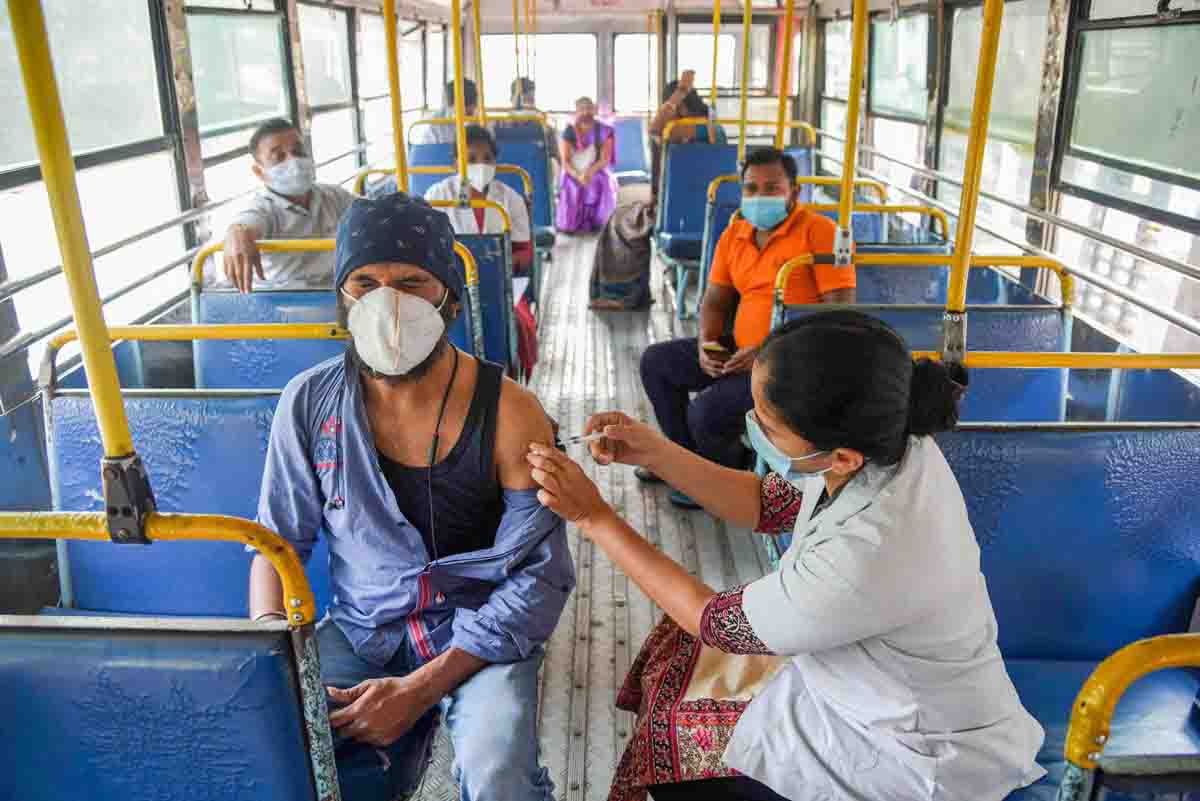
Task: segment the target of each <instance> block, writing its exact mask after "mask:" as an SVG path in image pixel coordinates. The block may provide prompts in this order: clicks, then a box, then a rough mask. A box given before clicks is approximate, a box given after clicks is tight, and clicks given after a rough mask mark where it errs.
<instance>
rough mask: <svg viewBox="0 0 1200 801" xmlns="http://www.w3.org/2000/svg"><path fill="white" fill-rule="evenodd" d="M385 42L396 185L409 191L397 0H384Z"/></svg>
mask: <svg viewBox="0 0 1200 801" xmlns="http://www.w3.org/2000/svg"><path fill="white" fill-rule="evenodd" d="M383 18H384V20H386V22H385V23H384V26H383V31H384V42H385V45H384V46H385V47H386V48H387V71H388V93H389V94H390V95H391V99H392V114H391V117H392V147H393V148H395V151H396V153H395V157H396V162H395V163H396V186H397V187H399V189H400V191H402V192H407V191H408V153H407V149H406V148H405V147H404V119H403V117H404V115H403V112H402V109H403V108H404V104H403V103H402V102H401V101H402V98H401V96H400V49H399V43H398V42H397V41H396V23H397V22H398V20H397V18H396V0H383Z"/></svg>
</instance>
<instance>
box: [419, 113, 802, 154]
mask: <svg viewBox="0 0 1200 801" xmlns="http://www.w3.org/2000/svg"><path fill="white" fill-rule="evenodd" d="M741 122H742V121H741V120H734V119H719V120H710V119H709V118H708V117H680V118H679V119H677V120H671V121H670V122H668V123H667V124H666V126H664V127H663V132H662V140H663V144H664V146H665V145H666V143H667V142H669V141H670V138H671V131H673V130H674V129H675V126H676V125H707V124H709V123H713V124H716V125H740V124H741ZM416 124H417V123H415V122H414V123H413V125H416ZM775 124H776V120H746V125H748V126H749V125H761V126H767V127H774V126H775ZM787 127H788V128H796V129H798V130H801V131H804V132H805V133H807V134H808V146H809V147H812V146H813V145H815V144H816V142H817V129H816V128H814V127H813V126H812V125H810V124H809V123H807V122H803V121H801V120H792V121H791V122H789V123H788V124H787Z"/></svg>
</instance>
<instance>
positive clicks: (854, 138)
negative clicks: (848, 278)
mask: <svg viewBox="0 0 1200 801" xmlns="http://www.w3.org/2000/svg"><path fill="white" fill-rule="evenodd" d="M868 13H869V10H868V8H867V0H854V10H853V12H852V15H853V16H852V19H851V23H850V27H851V29H852V33H851V45H852V49H851V54H850V91H849V97H848V98H847V102H846V141H845V148H844V150H843V156H842V194H841V197H840V198H839V199H838V201H839V202H838V229H839V230H838V238H839V239H842V240H844V241H845V242H847V243H849V242H852V241H853V233H852V229H851V227H850V215H851V213H852V208H851V207H852V206H853V205H854V178H855V173H856V172H857V171H858V123H859V119H860V117H861V115H862V88H863V75H864V74H865V72H866V63H867V31H868V26H869V25H870V19H869V18H868V16H867V15H868ZM834 251H835V252H838V253H840V257H838V258H836V259H835V260H836V261H837V263H839V264H842V263H848V261H849V259H848V258H846V257H847V256H848V255H849V254H846V253H841V249H840V248H839V247H838V246H837V245H835V246H834Z"/></svg>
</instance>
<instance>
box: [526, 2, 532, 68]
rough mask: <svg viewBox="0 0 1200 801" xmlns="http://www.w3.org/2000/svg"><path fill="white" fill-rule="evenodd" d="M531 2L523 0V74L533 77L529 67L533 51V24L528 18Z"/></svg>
mask: <svg viewBox="0 0 1200 801" xmlns="http://www.w3.org/2000/svg"><path fill="white" fill-rule="evenodd" d="M532 3H533V0H525V75H526V76H528V77H533V70H532V69H530V67H531V64H530V59H531V56H530V53H532V52H533V39H532V35H533V25H532V24H531V22H530V20H529V16H530V14H529V6H530V5H531V4H532Z"/></svg>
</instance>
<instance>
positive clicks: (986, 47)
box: [846, 0, 1004, 315]
mask: <svg viewBox="0 0 1200 801" xmlns="http://www.w3.org/2000/svg"><path fill="white" fill-rule="evenodd" d="M1003 18H1004V0H985V2H984V4H983V31H982V36H981V41H980V46H979V59H978V60H979V67H978V70H979V71H978V73H977V75H976V78H975V105H974V106H973V107H972V109H971V130H970V132H969V133H968V134H967V159H966V165H965V166H964V168H963V183H962V201H961V203H960V204H959V209H958V231H957V236H956V238H955V242H954V256H955V264H954V266H953V268H951V270H950V288H949V291H948V292H947V295H946V312H947V313H949V314H956V315H957V314H961V313H962V312H963V311H964V310H965V309H966V305H967V268H968V265H969V262H970V259H971V247H972V245H973V243H974V237H975V212H976V210H977V209H978V208H979V186H980V183H981V181H982V179H983V158H984V151H985V148H986V147H987V132H988V115H989V114H990V113H991V110H992V85H993V84H994V82H995V79H996V59H997V57H998V55H999V52H1000V24H1001V20H1002V19H1003ZM852 94H853V93H852ZM846 134H847V136H849V134H850V131H849V130H847V131H846Z"/></svg>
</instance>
